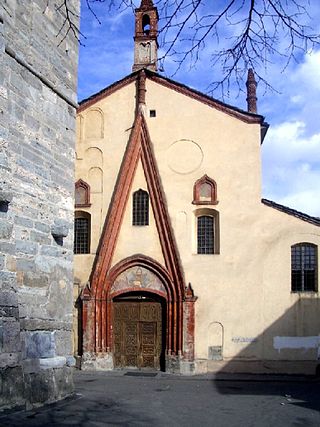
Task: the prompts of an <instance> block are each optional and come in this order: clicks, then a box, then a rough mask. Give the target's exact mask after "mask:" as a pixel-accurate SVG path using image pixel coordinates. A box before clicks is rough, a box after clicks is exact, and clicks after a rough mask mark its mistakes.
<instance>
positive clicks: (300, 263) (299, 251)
mask: <svg viewBox="0 0 320 427" xmlns="http://www.w3.org/2000/svg"><path fill="white" fill-rule="evenodd" d="M317 274H318V248H317V246H316V245H314V244H312V243H297V244H296V245H293V246H291V291H292V292H316V291H317V288H318V287H317Z"/></svg>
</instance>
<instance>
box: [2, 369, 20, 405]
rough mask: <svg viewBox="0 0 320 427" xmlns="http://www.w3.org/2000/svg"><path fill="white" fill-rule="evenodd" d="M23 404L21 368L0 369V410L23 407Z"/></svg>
mask: <svg viewBox="0 0 320 427" xmlns="http://www.w3.org/2000/svg"><path fill="white" fill-rule="evenodd" d="M24 402H25V400H24V382H23V373H22V368H21V367H20V366H19V367H13V368H11V367H8V368H6V369H0V408H2V409H4V408H9V407H11V408H12V407H15V406H20V405H23V404H24Z"/></svg>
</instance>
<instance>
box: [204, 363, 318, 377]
mask: <svg viewBox="0 0 320 427" xmlns="http://www.w3.org/2000/svg"><path fill="white" fill-rule="evenodd" d="M318 366H320V361H316V360H314V361H313V360H301V361H299V360H292V361H291V360H290V361H289V360H222V361H216V360H208V361H207V372H211V373H243V374H279V375H316V370H317V367H318Z"/></svg>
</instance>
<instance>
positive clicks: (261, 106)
mask: <svg viewBox="0 0 320 427" xmlns="http://www.w3.org/2000/svg"><path fill="white" fill-rule="evenodd" d="M81 3H82V10H81V31H82V33H84V35H85V36H86V39H83V44H84V46H81V47H80V58H79V77H78V98H79V100H82V99H84V98H86V97H88V96H90V95H92V94H94V93H96V92H98V91H99V90H101V89H103V88H104V87H106V86H108V85H110V84H111V83H113V82H115V81H116V80H119V79H121V78H122V77H124V76H125V75H127V74H130V73H131V67H132V62H133V34H134V16H133V12H132V11H131V9H126V10H124V11H119V10H112V11H111V12H110V11H109V10H108V6H107V5H106V3H108V2H106V3H98V4H94V10H95V12H96V13H97V16H98V17H99V20H100V21H101V24H99V23H98V21H97V20H96V19H95V18H94V16H93V15H92V14H91V12H90V11H89V10H88V9H87V8H86V7H85V5H84V3H85V1H84V0H82V2H81ZM138 3H140V0H138ZM308 11H309V14H310V16H311V21H310V24H311V25H312V27H313V29H314V30H315V31H318V32H320V28H319V25H320V3H319V2H318V1H317V0H312V1H311V2H310V6H309V8H308ZM160 47H161V46H160ZM215 48H216V41H215V40H214V39H211V40H209V41H208V43H207V44H206V46H205V48H204V50H203V51H202V54H201V57H200V59H199V60H198V62H197V63H196V64H195V65H194V66H193V67H190V63H188V62H187V63H185V64H184V66H183V67H181V69H180V70H179V71H178V72H177V73H176V74H174V72H175V70H176V65H175V63H174V62H173V60H171V59H170V58H169V60H168V61H167V62H166V63H165V67H164V69H165V71H164V75H165V76H167V77H171V78H173V79H174V80H177V81H179V82H181V83H184V84H187V85H189V86H191V87H193V88H195V89H197V90H200V91H203V92H207V91H208V87H209V85H210V83H211V82H212V81H213V80H215V79H217V78H218V77H217V76H219V73H220V72H221V70H220V69H219V67H218V66H217V65H216V66H215V67H212V66H211V65H210V52H211V51H212V49H215ZM160 55H161V49H160ZM282 70H283V65H282V64H279V60H277V61H276V62H274V63H273V64H269V65H268V67H267V68H266V70H262V72H264V73H265V76H266V78H267V80H268V81H269V82H270V83H271V84H272V86H273V87H275V88H276V89H277V91H278V92H271V91H267V92H265V89H264V87H263V86H261V85H260V86H258V112H259V113H260V114H262V115H264V116H265V118H266V121H267V122H268V123H269V124H270V129H269V131H268V134H267V136H266V139H265V141H264V144H263V146H262V166H263V194H262V196H263V197H265V198H268V199H271V200H274V201H276V202H278V203H282V204H284V205H286V206H289V207H292V208H295V209H298V210H301V211H302V212H305V213H308V214H310V215H314V216H320V197H319V196H320V191H319V183H320V117H319V116H320V47H319V49H318V50H317V49H316V50H314V51H313V52H310V53H308V54H304V53H301V54H300V55H299V56H298V62H291V63H290V64H289V66H288V67H287V68H286V69H285V71H282ZM173 74H174V76H173ZM172 76H173V77H172ZM212 95H213V96H214V97H216V98H218V99H221V91H219V90H217V91H216V92H214V93H213V94H212ZM224 101H225V102H227V103H229V104H231V105H235V106H237V107H239V108H243V109H246V101H245V94H244V93H240V94H239V93H238V90H237V89H236V88H234V87H233V88H231V91H230V97H229V98H225V99H224Z"/></svg>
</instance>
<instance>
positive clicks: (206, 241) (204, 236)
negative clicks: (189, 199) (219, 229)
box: [197, 215, 214, 254]
mask: <svg viewBox="0 0 320 427" xmlns="http://www.w3.org/2000/svg"><path fill="white" fill-rule="evenodd" d="M197 243H198V246H197V253H198V254H213V253H214V218H213V217H212V216H208V215H204V216H199V217H198V218H197Z"/></svg>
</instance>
